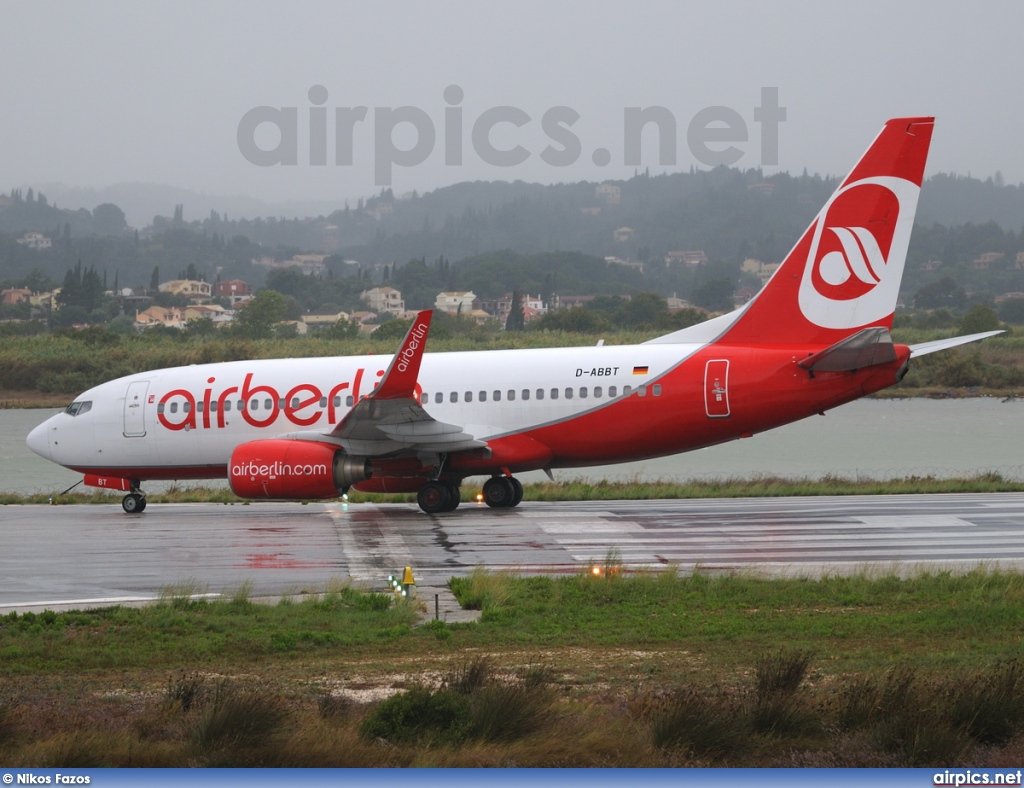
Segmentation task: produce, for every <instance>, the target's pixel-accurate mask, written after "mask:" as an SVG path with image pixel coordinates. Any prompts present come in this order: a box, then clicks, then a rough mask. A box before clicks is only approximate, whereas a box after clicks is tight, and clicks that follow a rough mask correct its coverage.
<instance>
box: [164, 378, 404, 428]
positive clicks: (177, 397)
mask: <svg viewBox="0 0 1024 788" xmlns="http://www.w3.org/2000/svg"><path fill="white" fill-rule="evenodd" d="M365 373H366V370H365V369H362V368H360V369H357V370H356V372H355V375H354V376H353V378H352V380H351V381H347V380H346V381H343V382H341V383H337V384H334V385H332V386H331V387H330V388H329V389H327V388H321V387H319V386H317V385H315V384H313V383H299V384H297V385H295V386H292V387H291V388H290V389H288V391H287V392H285V391H278V389H276V388H274V387H273V386H270V385H254V381H253V373H252V372H249V373H247V374H246V376H245V378H244V380H243V381H242V385H241V386H227V387H226V388H223V389H220V390H219V391H218V390H216V389H215V388H214V386H213V384H214V383H216V382H217V379H216V378H212V377H211V378H209V379H207V381H206V383H207V386H206V388H204V389H203V391H202V393H201V394H199V395H196V394H193V393H192V392H191V391H189V390H187V389H174V390H173V391H168V392H167V393H166V394H164V395H163V396H162V397H161V398H160V401H159V405H158V406H157V420H158V421H159V422H160V424H161V425H162V426H163V427H165V428H167V429H169V430H174V431H177V430H195V429H204V430H209V429H224V428H225V427H227V426H228V423H229V422H228V420H229V418H231V416H232V415H234V416H235V418H238V417H239V416H240V417H241V418H242V419H243V420H244V421H245V422H246V423H247V424H249V425H250V426H252V427H257V428H261V427H270V426H271V425H273V424H275V423H276V422H277V420H278V418H279V417H280V416H281V415H282V414H283V415H284V417H285V418H286V419H287V420H288V421H290V422H291V423H292V424H295V425H297V426H299V427H311V426H312V425H314V424H316V423H317V422H319V421H320V420H321V419H323V418H324V415H325V414H326V416H327V423H328V424H337V423H338V422H339V421H340V420H341V418H342V417H343V416H344V415H345V413H347V412H348V408H347V406H345V405H342V404H341V403H342V397H345V400H348V398H349V397H351V401H352V402H358V401H359V397H360V388H361V386H362V385H363V376H364V375H365ZM383 374H384V370H378V371H377V373H376V376H377V377H378V378H379V377H381V376H382V375H383ZM376 385H377V384H376V383H374V386H376ZM419 394H420V387H419V385H417V386H416V396H419ZM232 411H237V413H236V414H232Z"/></svg>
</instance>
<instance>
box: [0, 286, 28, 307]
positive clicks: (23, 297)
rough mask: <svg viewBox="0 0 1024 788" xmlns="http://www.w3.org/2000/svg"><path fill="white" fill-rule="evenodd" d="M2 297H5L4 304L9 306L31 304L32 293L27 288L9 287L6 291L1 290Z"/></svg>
mask: <svg viewBox="0 0 1024 788" xmlns="http://www.w3.org/2000/svg"><path fill="white" fill-rule="evenodd" d="M0 296H2V297H3V303H4V304H5V305H7V306H11V305H13V304H22V303H31V300H32V291H31V290H29V289H28V288H25V287H9V288H7V289H6V290H0Z"/></svg>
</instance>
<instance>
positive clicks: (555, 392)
mask: <svg viewBox="0 0 1024 788" xmlns="http://www.w3.org/2000/svg"><path fill="white" fill-rule="evenodd" d="M551 399H558V389H551Z"/></svg>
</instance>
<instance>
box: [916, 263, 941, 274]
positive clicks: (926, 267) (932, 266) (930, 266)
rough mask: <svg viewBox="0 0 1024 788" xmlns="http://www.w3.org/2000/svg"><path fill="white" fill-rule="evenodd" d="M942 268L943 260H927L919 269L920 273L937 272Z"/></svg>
mask: <svg viewBox="0 0 1024 788" xmlns="http://www.w3.org/2000/svg"><path fill="white" fill-rule="evenodd" d="M940 268H942V261H941V260H927V261H925V262H923V263H921V264H920V265H919V266H918V267H917V270H918V271H937V270H939V269H940Z"/></svg>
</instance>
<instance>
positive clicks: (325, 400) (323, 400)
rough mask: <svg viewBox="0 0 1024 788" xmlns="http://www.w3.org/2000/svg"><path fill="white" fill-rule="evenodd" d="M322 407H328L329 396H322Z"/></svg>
mask: <svg viewBox="0 0 1024 788" xmlns="http://www.w3.org/2000/svg"><path fill="white" fill-rule="evenodd" d="M320 407H321V408H326V407H327V397H321V398H320Z"/></svg>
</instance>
